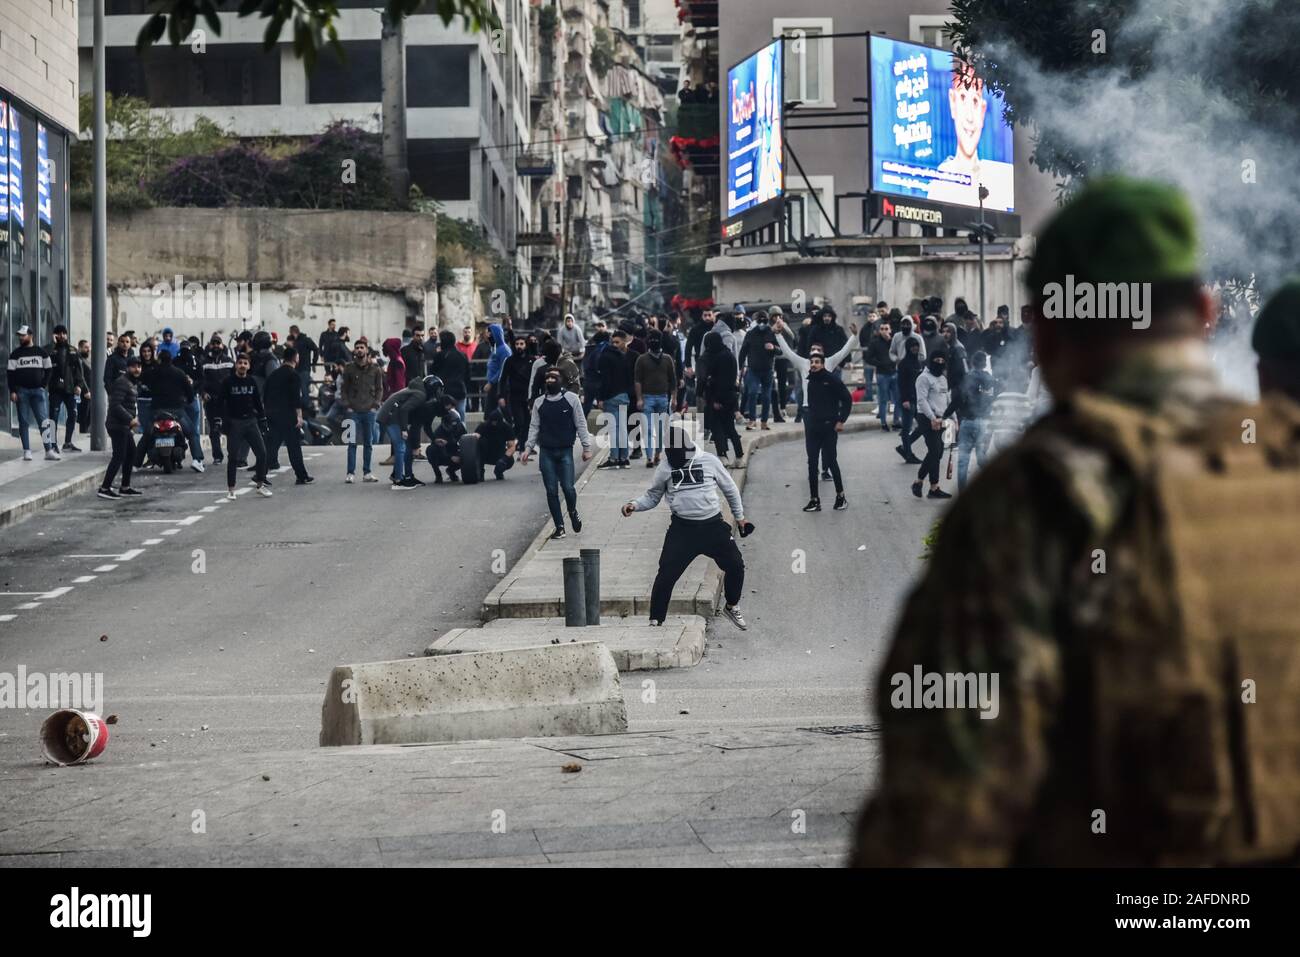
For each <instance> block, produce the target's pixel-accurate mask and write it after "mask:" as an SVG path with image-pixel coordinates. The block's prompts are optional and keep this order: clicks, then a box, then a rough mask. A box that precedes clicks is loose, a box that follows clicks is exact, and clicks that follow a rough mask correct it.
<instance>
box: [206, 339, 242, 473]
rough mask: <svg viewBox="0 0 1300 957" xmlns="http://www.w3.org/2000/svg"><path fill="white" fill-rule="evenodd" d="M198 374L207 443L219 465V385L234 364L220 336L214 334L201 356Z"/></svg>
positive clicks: (232, 368) (220, 460)
mask: <svg viewBox="0 0 1300 957" xmlns="http://www.w3.org/2000/svg"><path fill="white" fill-rule="evenodd" d="M202 363H203V364H202V367H201V369H200V373H199V382H200V386H199V391H200V392H201V394H202V396H203V415H204V417H205V418H206V419H207V422H208V441H209V442H211V443H212V461H213V463H215V464H217V465H220V464H221V462H222V461H223V458H222V455H221V434H222V432H223V429H222V426H221V418H222V413H221V398H220V396H221V385H222V383H223V382H225V381H226V379H227V377H229V376H230V374H231V372H233V371H234V368H235V362H234V359H232V358H231V355H230V350H229V349H227V348H226V347H225V346H224V345H223V344H222V342H221V335H220V334H219V333H216V332H214V333H213V334H212V340H211V341H210V342H209V343H208V348H207V350H206V351H205V352H204V353H203V356H202Z"/></svg>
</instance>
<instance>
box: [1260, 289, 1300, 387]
mask: <svg viewBox="0 0 1300 957" xmlns="http://www.w3.org/2000/svg"><path fill="white" fill-rule="evenodd" d="M1250 344H1251V346H1252V347H1253V348H1254V350H1255V352H1256V353H1257V354H1258V355H1259V390H1260V392H1263V393H1269V392H1280V393H1282V394H1283V395H1289V396H1290V397H1291V398H1292V399H1294V400H1295V401H1296V402H1300V276H1292V277H1291V278H1290V279H1288V280H1287V281H1286V282H1284V283H1283V284H1282V286H1281V288H1280V289H1278V291H1277V292H1275V293H1274V294H1273V295H1272V297H1270V298H1269V300H1268V302H1267V303H1265V304H1264V308H1263V309H1261V310H1260V311H1259V316H1258V318H1257V319H1256V320H1255V331H1254V333H1253V334H1252V335H1251V339H1250Z"/></svg>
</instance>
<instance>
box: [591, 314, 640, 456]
mask: <svg viewBox="0 0 1300 957" xmlns="http://www.w3.org/2000/svg"><path fill="white" fill-rule="evenodd" d="M610 343H611V345H610V346H609V347H608V348H607V349H605V351H604V352H602V353H601V354H600V361H599V365H598V368H599V369H600V402H598V403H597V407H598V408H599V409H600V410H601V411H602V412H604V413H605V414H606V415H607V416H609V417H610V424H611V426H612V428H613V432H612V434H611V435H610V439H609V458H608V459H607V460H606V461H604V462H602V463H601V464H600V466H599V467H600V468H602V469H626V468H631V467H632V466H631V462H630V461H629V455H630V451H629V449H628V438H627V407H628V405H629V403H630V402H631V396H632V394H633V391H634V366H633V361H634V360H635V358H636V357H635V356H633V355H631V354H630V353H629V352H628V348H627V333H626V332H625V331H624V330H622V329H615V330H614V332H613V334H612V335H611V336H610Z"/></svg>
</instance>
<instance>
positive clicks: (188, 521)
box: [176, 515, 203, 525]
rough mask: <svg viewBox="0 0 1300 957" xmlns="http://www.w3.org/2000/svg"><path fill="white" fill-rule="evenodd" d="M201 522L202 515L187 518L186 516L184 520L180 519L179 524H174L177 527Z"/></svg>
mask: <svg viewBox="0 0 1300 957" xmlns="http://www.w3.org/2000/svg"><path fill="white" fill-rule="evenodd" d="M201 521H203V516H202V515H188V516H186V517H185V518H182V519H181V520H180V521H179V522H177V523H176V524H177V525H193V524H194V523H195V522H201Z"/></svg>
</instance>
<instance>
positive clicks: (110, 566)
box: [91, 565, 117, 572]
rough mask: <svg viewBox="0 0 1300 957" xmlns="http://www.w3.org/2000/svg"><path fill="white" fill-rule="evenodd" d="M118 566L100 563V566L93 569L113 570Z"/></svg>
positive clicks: (97, 570)
mask: <svg viewBox="0 0 1300 957" xmlns="http://www.w3.org/2000/svg"><path fill="white" fill-rule="evenodd" d="M116 567H117V566H116V565H100V566H99V567H98V568H92V569H91V571H92V572H111V571H112V570H113V569H114V568H116Z"/></svg>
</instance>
